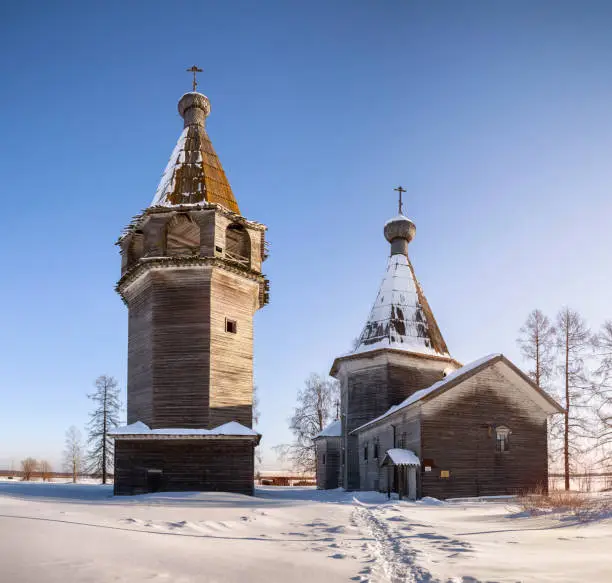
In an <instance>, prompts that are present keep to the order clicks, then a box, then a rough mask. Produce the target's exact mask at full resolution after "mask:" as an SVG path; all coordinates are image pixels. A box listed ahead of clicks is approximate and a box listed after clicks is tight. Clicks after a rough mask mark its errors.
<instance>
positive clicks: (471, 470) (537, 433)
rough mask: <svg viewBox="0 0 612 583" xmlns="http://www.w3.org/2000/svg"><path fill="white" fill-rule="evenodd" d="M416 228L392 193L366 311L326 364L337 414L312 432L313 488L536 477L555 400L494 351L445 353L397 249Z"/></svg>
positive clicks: (504, 486)
mask: <svg viewBox="0 0 612 583" xmlns="http://www.w3.org/2000/svg"><path fill="white" fill-rule="evenodd" d="M400 197H401V191H400ZM415 233H416V227H415V225H414V223H413V222H412V221H411V220H410V219H408V218H406V217H405V216H404V215H403V214H402V206H401V198H400V214H399V215H398V216H396V217H395V218H393V219H391V220H390V221H388V222H387V223H386V224H385V227H384V234H385V237H386V239H387V241H388V242H389V243H390V245H391V249H390V257H389V261H388V265H387V271H386V274H385V276H384V279H383V281H382V284H381V286H380V289H379V292H378V295H377V297H376V301H375V302H374V306H373V307H372V311H371V313H370V316H369V318H368V321H367V322H366V324H365V327H364V329H363V332H362V334H361V336H360V338H359V341H358V343H357V346H356V348H355V349H354V350H353V351H352V352H351V353H349V354H345V355H343V356H340V357H338V358H336V359H335V361H334V363H333V366H332V368H331V373H330V374H331V375H332V376H334V377H336V378H337V379H338V380H339V381H340V387H341V414H340V419H339V420H338V421H335V422H334V423H332V424H331V425H330V426H328V427H326V428H325V429H324V430H323V431H322V432H321V433H320V434H319V435H318V436H317V437H316V438H315V450H316V464H317V466H316V467H317V485H318V487H319V488H337V487H343V488H346V489H349V490H359V489H361V490H380V491H394V492H398V493H399V495H400V496H406V497H408V498H412V499H414V498H419V497H423V496H433V497H436V498H442V499H444V498H451V497H461V496H483V495H502V494H513V493H516V492H517V491H521V490H526V489H530V488H534V487H536V486H541V487H543V488H547V484H548V452H547V420H548V418H549V417H550V416H551V415H553V414H555V413H561V412H562V411H563V409H562V408H561V407H560V406H559V405H558V404H557V403H556V402H555V401H554V400H552V399H551V398H550V397H549V396H548V395H547V394H546V393H545V392H543V391H541V390H540V389H539V388H538V387H537V386H536V385H535V384H534V383H533V382H531V380H530V379H529V378H528V377H527V376H526V375H525V374H524V373H523V372H522V371H521V370H519V369H518V368H517V367H516V366H515V365H514V364H512V363H511V362H510V361H509V360H508V359H507V358H505V357H504V356H503V355H501V354H492V355H489V356H485V357H484V358H481V359H479V360H476V361H475V362H472V363H470V364H467V365H465V366H462V365H461V363H459V362H457V361H456V360H455V359H453V358H452V357H451V355H450V353H449V350H448V347H447V346H446V343H445V341H444V338H443V337H442V334H441V332H440V329H439V328H438V324H437V323H436V320H435V318H434V316H433V313H432V310H431V308H430V307H429V304H428V303H427V300H426V298H425V295H424V294H423V290H422V289H421V286H420V285H419V283H418V281H417V279H416V276H415V273H414V269H413V267H412V263H411V261H410V259H409V257H408V244H409V243H410V242H411V241H412V239H413V238H414V236H415Z"/></svg>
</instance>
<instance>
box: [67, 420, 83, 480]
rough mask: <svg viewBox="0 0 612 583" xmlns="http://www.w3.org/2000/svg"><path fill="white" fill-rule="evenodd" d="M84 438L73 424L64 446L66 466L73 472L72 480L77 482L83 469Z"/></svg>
mask: <svg viewBox="0 0 612 583" xmlns="http://www.w3.org/2000/svg"><path fill="white" fill-rule="evenodd" d="M83 458H84V454H83V438H82V437H81V432H80V431H79V430H78V429H77V428H76V427H75V426H74V425H72V426H71V427H69V428H68V431H66V442H65V446H64V468H65V469H66V470H67V471H69V472H70V473H71V474H72V482H73V483H76V481H77V479H78V477H79V474H80V473H81V472H82V470H83Z"/></svg>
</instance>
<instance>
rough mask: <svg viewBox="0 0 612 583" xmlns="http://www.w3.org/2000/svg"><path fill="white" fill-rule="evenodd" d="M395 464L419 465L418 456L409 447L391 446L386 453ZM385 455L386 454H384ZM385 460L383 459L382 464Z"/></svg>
mask: <svg viewBox="0 0 612 583" xmlns="http://www.w3.org/2000/svg"><path fill="white" fill-rule="evenodd" d="M386 455H387V456H388V457H389V459H390V460H391V461H392V462H393V464H394V465H396V466H420V465H421V460H420V459H419V456H418V455H417V454H416V453H414V452H413V451H411V450H409V449H399V448H393V449H389V450H387V454H386ZM385 457H386V456H385ZM384 463H385V460H383V464H384Z"/></svg>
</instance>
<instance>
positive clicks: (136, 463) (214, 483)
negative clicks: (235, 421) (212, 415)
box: [114, 438, 255, 495]
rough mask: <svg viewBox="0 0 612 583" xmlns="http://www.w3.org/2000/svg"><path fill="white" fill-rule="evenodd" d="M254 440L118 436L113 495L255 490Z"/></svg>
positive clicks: (240, 492) (249, 492) (251, 492)
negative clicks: (133, 437)
mask: <svg viewBox="0 0 612 583" xmlns="http://www.w3.org/2000/svg"><path fill="white" fill-rule="evenodd" d="M254 447H255V442H254V441H253V440H252V439H244V438H243V439H240V438H224V439H180V438H179V439H167V438H166V439H164V438H161V439H155V438H149V439H125V438H124V439H116V441H115V486H114V493H115V495H133V494H147V493H150V492H180V491H221V492H233V493H237V494H247V495H252V494H253V475H254V467H253V463H254V460H253V458H254Z"/></svg>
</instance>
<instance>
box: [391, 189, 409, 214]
mask: <svg viewBox="0 0 612 583" xmlns="http://www.w3.org/2000/svg"><path fill="white" fill-rule="evenodd" d="M393 190H395V192H398V193H399V204H398V207H399V214H400V215H401V214H403V213H402V210H403V203H402V194H403V193H404V192H406V189H405V188H403V187H402V186H398V187H397V188H394V189H393Z"/></svg>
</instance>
